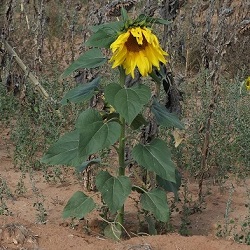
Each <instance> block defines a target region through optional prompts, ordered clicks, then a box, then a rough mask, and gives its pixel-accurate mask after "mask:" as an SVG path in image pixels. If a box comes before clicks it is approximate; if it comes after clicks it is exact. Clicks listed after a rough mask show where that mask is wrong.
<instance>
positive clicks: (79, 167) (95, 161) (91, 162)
mask: <svg viewBox="0 0 250 250" xmlns="http://www.w3.org/2000/svg"><path fill="white" fill-rule="evenodd" d="M100 162H101V159H100V158H96V159H92V160H90V161H85V162H83V163H82V164H81V165H79V166H77V167H76V170H77V171H78V172H82V171H83V170H85V169H86V168H87V167H88V166H90V165H93V164H98V163H100Z"/></svg>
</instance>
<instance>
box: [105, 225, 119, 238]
mask: <svg viewBox="0 0 250 250" xmlns="http://www.w3.org/2000/svg"><path fill="white" fill-rule="evenodd" d="M104 235H105V237H107V238H109V239H112V240H115V241H117V240H120V238H121V235H122V231H121V230H120V229H119V227H118V226H117V224H115V223H110V224H108V225H107V226H106V227H105V228H104Z"/></svg>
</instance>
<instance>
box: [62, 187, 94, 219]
mask: <svg viewBox="0 0 250 250" xmlns="http://www.w3.org/2000/svg"><path fill="white" fill-rule="evenodd" d="M95 207H96V205H95V203H94V201H93V199H92V198H91V197H88V196H87V195H85V194H84V193H83V192H80V191H77V192H75V193H74V194H73V196H72V197H71V198H70V199H69V201H68V202H67V204H66V206H65V207H64V209H63V218H64V219H66V218H69V217H72V218H77V219H82V218H84V217H85V216H86V215H87V214H88V213H90V212H91V211H92V210H93V209H94V208H95Z"/></svg>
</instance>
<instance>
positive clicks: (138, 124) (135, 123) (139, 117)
mask: <svg viewBox="0 0 250 250" xmlns="http://www.w3.org/2000/svg"><path fill="white" fill-rule="evenodd" d="M147 124H148V122H147V121H146V120H145V118H144V117H143V115H142V114H139V115H137V116H136V117H135V119H134V120H133V121H132V123H131V125H130V128H131V129H133V130H137V129H139V128H140V127H141V126H142V125H147Z"/></svg>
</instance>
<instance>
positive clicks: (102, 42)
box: [85, 27, 117, 48]
mask: <svg viewBox="0 0 250 250" xmlns="http://www.w3.org/2000/svg"><path fill="white" fill-rule="evenodd" d="M116 37H117V32H114V30H112V29H110V28H107V27H104V28H102V29H99V30H98V31H97V32H96V33H94V34H93V35H91V37H90V38H89V39H88V41H87V42H86V43H85V45H86V46H93V47H98V48H109V47H110V45H111V43H113V42H114V41H115V39H116Z"/></svg>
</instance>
